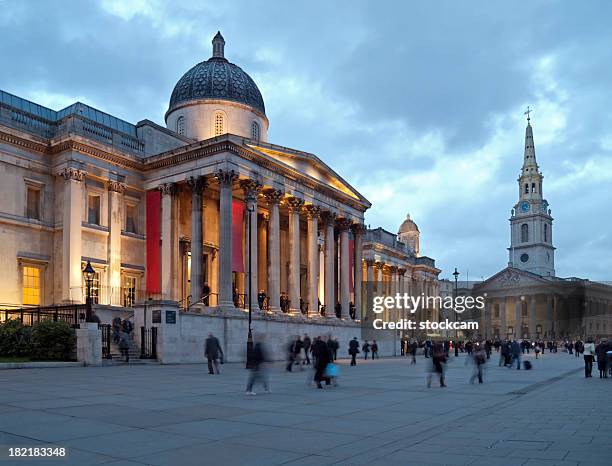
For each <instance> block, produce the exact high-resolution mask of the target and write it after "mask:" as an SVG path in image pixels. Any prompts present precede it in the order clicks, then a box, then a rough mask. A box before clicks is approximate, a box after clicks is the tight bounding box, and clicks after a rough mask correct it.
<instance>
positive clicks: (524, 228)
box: [521, 223, 529, 243]
mask: <svg viewBox="0 0 612 466" xmlns="http://www.w3.org/2000/svg"><path fill="white" fill-rule="evenodd" d="M528 241H529V225H527V224H526V223H523V224H522V225H521V243H527V242H528Z"/></svg>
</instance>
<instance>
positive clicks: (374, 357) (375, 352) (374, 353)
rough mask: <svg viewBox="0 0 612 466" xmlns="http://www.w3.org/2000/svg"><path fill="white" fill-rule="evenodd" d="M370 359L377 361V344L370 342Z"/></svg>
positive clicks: (374, 341)
mask: <svg viewBox="0 0 612 466" xmlns="http://www.w3.org/2000/svg"><path fill="white" fill-rule="evenodd" d="M372 359H378V343H376V340H372Z"/></svg>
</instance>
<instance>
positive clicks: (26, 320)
mask: <svg viewBox="0 0 612 466" xmlns="http://www.w3.org/2000/svg"><path fill="white" fill-rule="evenodd" d="M89 307H90V306H89V305H88V304H66V305H59V306H42V307H24V308H21V309H0V321H2V322H4V321H6V320H10V319H18V320H19V321H20V322H21V323H22V324H23V325H28V326H31V325H34V324H36V323H38V322H41V321H43V320H53V321H54V322H58V321H64V322H67V323H68V324H70V326H72V327H78V326H79V324H80V323H81V322H86V321H87V315H88V308H89Z"/></svg>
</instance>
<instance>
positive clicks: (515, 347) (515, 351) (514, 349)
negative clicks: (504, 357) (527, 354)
mask: <svg viewBox="0 0 612 466" xmlns="http://www.w3.org/2000/svg"><path fill="white" fill-rule="evenodd" d="M510 352H511V354H512V364H514V361H516V368H517V369H518V370H520V369H521V345H519V342H518V341H516V340H512V344H511V345H510ZM512 364H510V367H512Z"/></svg>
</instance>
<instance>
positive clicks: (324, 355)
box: [312, 338, 352, 388]
mask: <svg viewBox="0 0 612 466" xmlns="http://www.w3.org/2000/svg"><path fill="white" fill-rule="evenodd" d="M351 341H352V340H351ZM312 355H313V357H314V359H315V364H314V368H315V373H314V381H315V382H316V384H317V388H323V386H322V385H321V382H323V381H325V384H326V385H329V384H330V379H329V377H327V376H326V375H325V370H326V369H327V365H328V364H329V363H330V362H331V352H330V350H329V347H328V346H327V344H326V343H325V342H324V341H323V340H322V339H321V338H318V339H317V340H316V341H315V343H314V345H313V348H312Z"/></svg>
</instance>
